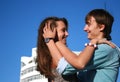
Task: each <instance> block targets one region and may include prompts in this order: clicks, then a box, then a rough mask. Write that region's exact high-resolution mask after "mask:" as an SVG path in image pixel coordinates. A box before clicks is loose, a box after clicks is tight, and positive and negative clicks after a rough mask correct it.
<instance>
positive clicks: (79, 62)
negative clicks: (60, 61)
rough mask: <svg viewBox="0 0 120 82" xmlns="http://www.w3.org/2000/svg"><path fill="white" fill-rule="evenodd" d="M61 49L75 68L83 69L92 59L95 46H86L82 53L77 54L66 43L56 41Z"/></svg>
mask: <svg viewBox="0 0 120 82" xmlns="http://www.w3.org/2000/svg"><path fill="white" fill-rule="evenodd" d="M56 46H57V47H58V49H59V51H60V52H61V53H62V55H63V56H64V57H65V59H66V60H67V61H68V62H69V63H70V64H71V65H72V66H74V67H75V68H78V69H83V68H84V67H85V65H86V64H87V63H88V61H89V60H90V59H91V57H92V55H93V52H94V50H95V48H94V47H91V46H86V47H85V49H84V50H83V51H82V52H81V53H80V55H78V56H77V55H75V54H74V53H73V52H72V51H71V50H69V49H68V48H67V47H66V46H65V45H64V44H62V43H61V42H60V41H59V42H57V43H56Z"/></svg>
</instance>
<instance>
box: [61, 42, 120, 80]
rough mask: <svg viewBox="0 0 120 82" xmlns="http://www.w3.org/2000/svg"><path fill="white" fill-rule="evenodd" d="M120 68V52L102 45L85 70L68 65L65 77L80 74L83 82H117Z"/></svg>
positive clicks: (64, 72) (64, 73)
mask: <svg viewBox="0 0 120 82" xmlns="http://www.w3.org/2000/svg"><path fill="white" fill-rule="evenodd" d="M119 66H120V51H119V50H118V48H117V47H116V48H112V47H110V46H109V45H107V44H100V45H98V48H97V49H96V50H95V52H94V54H93V57H92V58H91V60H90V62H89V63H88V64H87V65H86V67H85V69H83V70H78V69H75V68H74V67H72V66H71V65H70V64H68V65H67V66H66V68H65V70H64V71H63V72H62V74H63V75H67V74H71V73H75V72H79V74H78V78H79V79H80V81H81V82H116V80H117V77H118V72H119Z"/></svg>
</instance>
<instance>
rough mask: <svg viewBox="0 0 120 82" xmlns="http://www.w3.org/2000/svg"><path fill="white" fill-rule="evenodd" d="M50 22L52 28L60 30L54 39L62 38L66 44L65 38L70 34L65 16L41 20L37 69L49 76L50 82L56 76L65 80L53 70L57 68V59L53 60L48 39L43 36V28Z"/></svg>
mask: <svg viewBox="0 0 120 82" xmlns="http://www.w3.org/2000/svg"><path fill="white" fill-rule="evenodd" d="M48 22H50V28H51V29H53V28H56V29H57V31H58V33H57V34H56V36H55V39H54V41H57V40H60V41H62V42H63V43H64V44H66V40H64V38H66V37H67V36H68V33H67V29H68V22H67V20H66V19H65V18H58V17H47V18H46V19H44V20H43V21H42V22H41V24H40V27H39V30H38V40H37V58H36V63H37V70H38V71H40V73H41V74H42V75H45V77H46V78H48V80H49V82H50V81H51V79H52V80H53V79H54V78H55V80H57V79H59V80H61V81H62V82H63V81H65V80H63V79H62V77H61V76H60V75H58V74H57V73H56V72H55V70H53V69H54V68H56V66H55V63H56V61H54V60H53V58H52V56H51V53H50V51H49V49H48V47H47V45H46V43H45V42H47V41H48V40H47V39H46V40H44V38H43V29H44V27H45V25H46V24H48ZM65 32H66V33H65ZM64 33H65V34H64ZM63 37H64V38H63ZM55 80H54V82H55ZM56 82H58V81H56Z"/></svg>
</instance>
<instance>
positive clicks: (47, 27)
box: [43, 22, 56, 39]
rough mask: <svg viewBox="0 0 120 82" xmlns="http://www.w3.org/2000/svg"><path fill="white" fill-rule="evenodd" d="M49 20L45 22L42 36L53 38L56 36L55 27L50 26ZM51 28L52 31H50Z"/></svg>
mask: <svg viewBox="0 0 120 82" xmlns="http://www.w3.org/2000/svg"><path fill="white" fill-rule="evenodd" d="M50 25H51V22H48V23H46V24H45V27H44V29H43V32H44V33H43V37H44V38H53V39H55V36H56V28H55V27H54V28H53V29H51V28H50ZM52 30H53V31H52Z"/></svg>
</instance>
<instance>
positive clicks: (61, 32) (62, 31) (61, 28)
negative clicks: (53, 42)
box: [57, 21, 68, 44]
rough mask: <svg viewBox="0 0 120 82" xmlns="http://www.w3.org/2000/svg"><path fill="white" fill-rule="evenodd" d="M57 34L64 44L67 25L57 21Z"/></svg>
mask: <svg viewBox="0 0 120 82" xmlns="http://www.w3.org/2000/svg"><path fill="white" fill-rule="evenodd" d="M57 36H58V40H59V41H62V43H64V44H66V38H67V36H68V31H67V27H66V25H65V24H64V22H62V21H57Z"/></svg>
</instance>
